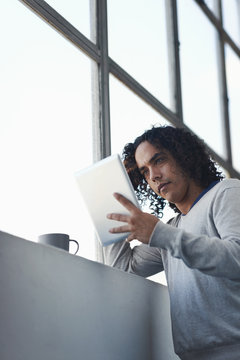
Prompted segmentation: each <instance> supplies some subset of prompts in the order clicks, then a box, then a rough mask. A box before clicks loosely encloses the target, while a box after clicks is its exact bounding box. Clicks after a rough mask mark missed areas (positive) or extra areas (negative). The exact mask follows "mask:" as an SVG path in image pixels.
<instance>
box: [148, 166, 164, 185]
mask: <svg viewBox="0 0 240 360" xmlns="http://www.w3.org/2000/svg"><path fill="white" fill-rule="evenodd" d="M149 172H150V174H149V177H150V180H152V181H153V182H154V181H156V180H158V179H161V177H162V174H161V172H160V170H159V169H156V168H155V167H151V168H150V169H149Z"/></svg>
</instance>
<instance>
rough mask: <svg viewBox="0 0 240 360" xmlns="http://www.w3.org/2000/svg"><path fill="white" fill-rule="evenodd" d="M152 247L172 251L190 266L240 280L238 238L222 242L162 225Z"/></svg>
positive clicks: (158, 225)
mask: <svg viewBox="0 0 240 360" xmlns="http://www.w3.org/2000/svg"><path fill="white" fill-rule="evenodd" d="M149 245H150V246H154V247H158V248H161V249H165V250H167V251H169V252H170V253H171V255H172V256H173V257H176V258H180V259H182V260H183V261H184V263H185V264H186V265H187V266H188V267H190V268H194V269H198V270H200V271H202V272H204V273H206V274H209V275H213V276H222V277H226V278H229V279H235V280H236V279H240V240H239V239H238V238H237V237H236V236H234V235H231V234H229V236H225V237H223V238H221V239H220V238H218V237H208V236H204V235H194V234H192V233H189V232H186V231H184V230H182V229H178V228H175V227H172V226H171V225H168V224H163V223H161V222H159V223H158V224H157V225H156V227H155V229H154V232H153V234H152V237H151V239H150V244H149Z"/></svg>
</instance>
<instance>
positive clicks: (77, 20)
mask: <svg viewBox="0 0 240 360" xmlns="http://www.w3.org/2000/svg"><path fill="white" fill-rule="evenodd" d="M46 2H47V3H48V4H49V5H50V6H51V7H52V8H53V9H54V10H56V11H57V12H58V13H59V14H60V15H62V16H63V17H64V18H65V19H66V20H67V21H68V22H70V23H71V24H72V25H73V26H74V27H75V28H76V29H78V30H79V31H81V32H82V33H83V34H84V35H85V36H86V37H88V38H90V4H89V0H80V1H79V0H67V1H66V0H46Z"/></svg>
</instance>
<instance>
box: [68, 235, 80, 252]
mask: <svg viewBox="0 0 240 360" xmlns="http://www.w3.org/2000/svg"><path fill="white" fill-rule="evenodd" d="M69 241H73V242H75V243H76V244H77V250H76V251H75V253H74V254H73V255H76V253H77V252H78V250H79V243H78V242H77V241H76V240H72V239H69Z"/></svg>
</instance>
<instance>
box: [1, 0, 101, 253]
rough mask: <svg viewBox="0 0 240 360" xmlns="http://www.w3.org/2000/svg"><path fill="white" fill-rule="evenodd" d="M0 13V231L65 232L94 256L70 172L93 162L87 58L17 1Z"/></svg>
mask: <svg viewBox="0 0 240 360" xmlns="http://www.w3.org/2000/svg"><path fill="white" fill-rule="evenodd" d="M0 17H1V21H0V29H1V32H2V33H4V30H6V29H8V31H7V32H5V34H6V36H5V38H4V37H3V39H2V43H1V45H2V52H1V53H2V55H1V57H0V73H1V74H0V76H1V82H0V96H1V100H2V105H1V107H0V119H1V120H0V154H1V177H0V198H1V207H0V218H1V230H2V231H7V232H9V233H12V234H15V235H18V236H21V237H24V238H27V239H29V240H32V241H35V240H36V239H37V236H38V235H40V234H43V233H48V232H63V233H67V234H69V235H70V236H71V238H72V239H76V240H79V242H80V251H79V254H80V255H82V256H85V257H88V258H93V252H94V242H93V241H92V242H91V227H90V225H89V223H88V220H87V219H86V220H85V219H84V214H85V208H84V206H83V205H82V203H81V199H80V194H79V190H78V188H77V184H76V181H75V178H74V172H75V171H78V170H79V169H80V168H81V167H84V166H87V165H89V164H90V163H91V162H92V146H91V143H92V141H91V139H92V138H91V136H92V129H91V89H90V83H91V81H90V60H89V59H88V58H87V57H86V56H85V55H83V54H82V53H81V52H80V51H78V50H77V49H76V48H75V47H74V46H72V44H71V43H70V42H68V41H66V40H65V39H64V38H63V37H62V36H59V34H58V33H57V32H56V31H54V30H53V29H52V28H50V27H49V26H48V25H47V24H46V23H45V22H44V21H42V20H41V19H40V18H39V17H37V16H35V14H33V13H32V12H31V11H30V10H29V9H28V8H26V7H25V6H23V5H22V4H21V3H20V2H17V3H15V2H1V3H0ZM9 19H11V21H12V22H13V23H14V27H9V26H8V22H9ZM23 24H24V26H23ZM11 29H12V31H10V30H11ZM84 234H85V235H84ZM92 238H93V236H92ZM84 245H85V247H84Z"/></svg>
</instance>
